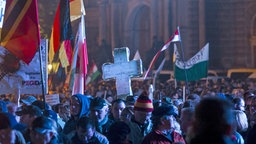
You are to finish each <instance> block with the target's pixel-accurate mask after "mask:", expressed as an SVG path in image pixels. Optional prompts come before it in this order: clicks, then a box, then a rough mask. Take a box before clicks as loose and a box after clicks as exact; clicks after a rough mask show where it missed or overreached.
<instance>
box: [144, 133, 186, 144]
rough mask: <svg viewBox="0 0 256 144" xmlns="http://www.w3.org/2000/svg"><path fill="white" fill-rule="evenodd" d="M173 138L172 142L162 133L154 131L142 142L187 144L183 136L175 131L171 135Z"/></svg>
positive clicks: (151, 143) (149, 143)
mask: <svg viewBox="0 0 256 144" xmlns="http://www.w3.org/2000/svg"><path fill="white" fill-rule="evenodd" d="M171 136H172V140H171V139H169V138H168V137H166V136H165V135H164V134H163V133H162V132H161V131H159V130H154V131H152V132H150V133H149V134H148V135H146V136H145V138H144V139H143V141H142V144H175V143H180V144H182V143H183V144H186V142H185V140H184V139H183V137H182V135H181V134H179V133H177V132H175V131H173V132H172V133H171Z"/></svg>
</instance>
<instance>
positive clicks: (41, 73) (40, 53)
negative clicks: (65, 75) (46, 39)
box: [39, 44, 46, 110]
mask: <svg viewBox="0 0 256 144" xmlns="http://www.w3.org/2000/svg"><path fill="white" fill-rule="evenodd" d="M39 57H40V76H41V83H42V95H43V102H44V103H46V102H45V91H44V90H45V86H44V82H45V81H44V76H43V74H44V73H43V65H42V61H43V58H42V51H41V44H40V45H39ZM45 107H46V106H45V104H44V110H45Z"/></svg>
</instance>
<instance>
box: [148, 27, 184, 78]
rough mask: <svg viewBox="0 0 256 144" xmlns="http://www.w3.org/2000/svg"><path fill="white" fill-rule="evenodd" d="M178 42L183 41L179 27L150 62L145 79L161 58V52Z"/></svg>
mask: <svg viewBox="0 0 256 144" xmlns="http://www.w3.org/2000/svg"><path fill="white" fill-rule="evenodd" d="M178 41H181V38H180V32H179V27H178V28H177V30H176V31H175V33H174V34H173V35H172V36H171V37H170V38H169V40H168V41H167V42H166V43H165V44H164V46H163V47H162V48H161V50H159V51H158V52H157V53H156V55H155V56H154V57H153V59H152V61H151V62H150V65H149V67H148V70H147V71H146V73H145V75H144V79H146V78H147V76H148V74H149V71H150V70H151V69H152V67H153V65H154V64H155V62H156V60H157V58H158V57H159V56H160V54H161V52H162V51H164V50H166V49H167V48H168V47H169V45H170V44H171V42H178Z"/></svg>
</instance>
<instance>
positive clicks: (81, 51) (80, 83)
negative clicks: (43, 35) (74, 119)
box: [72, 1, 88, 95]
mask: <svg viewBox="0 0 256 144" xmlns="http://www.w3.org/2000/svg"><path fill="white" fill-rule="evenodd" d="M81 3H82V1H81ZM83 8H84V6H83V3H82V10H81V11H82V15H81V22H80V25H79V29H78V38H77V42H76V45H77V52H78V53H76V54H77V57H76V58H77V62H76V67H77V68H78V70H77V72H76V73H75V77H74V84H73V90H72V95H74V94H78V93H79V94H84V87H85V77H86V75H87V65H88V55H87V44H86V34H85V22H84V14H85V11H84V9H83ZM74 56H75V55H74ZM73 66H75V65H73ZM73 68H75V67H73Z"/></svg>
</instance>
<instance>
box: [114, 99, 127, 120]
mask: <svg viewBox="0 0 256 144" xmlns="http://www.w3.org/2000/svg"><path fill="white" fill-rule="evenodd" d="M124 108H125V104H124V103H123V102H121V103H115V104H114V105H113V107H112V108H111V113H112V115H113V117H114V119H116V120H119V119H120V118H121V113H122V111H123V110H124Z"/></svg>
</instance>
